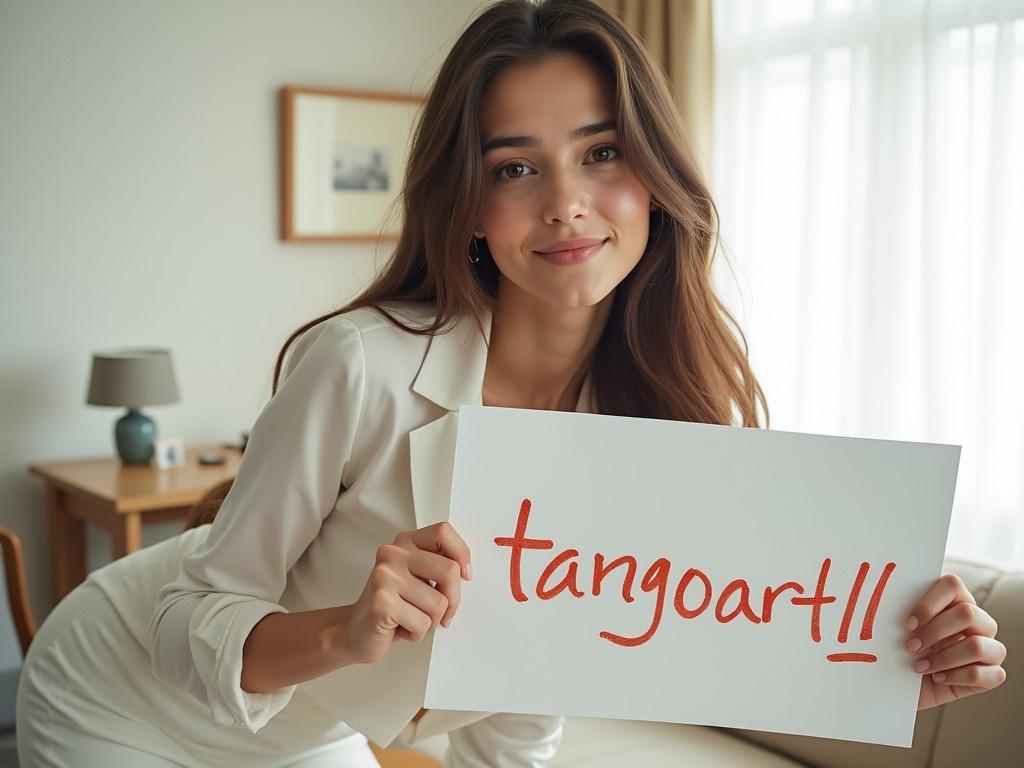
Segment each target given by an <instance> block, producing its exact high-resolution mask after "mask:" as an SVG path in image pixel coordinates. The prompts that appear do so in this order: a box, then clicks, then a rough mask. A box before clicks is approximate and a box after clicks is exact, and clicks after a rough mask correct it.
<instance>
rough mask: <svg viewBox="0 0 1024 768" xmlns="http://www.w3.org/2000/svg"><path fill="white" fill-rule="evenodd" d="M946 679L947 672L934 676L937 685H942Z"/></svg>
mask: <svg viewBox="0 0 1024 768" xmlns="http://www.w3.org/2000/svg"><path fill="white" fill-rule="evenodd" d="M945 679H946V673H945V672H936V673H935V674H934V675H932V680H934V681H935V682H936V683H941V682H942V681H943V680H945Z"/></svg>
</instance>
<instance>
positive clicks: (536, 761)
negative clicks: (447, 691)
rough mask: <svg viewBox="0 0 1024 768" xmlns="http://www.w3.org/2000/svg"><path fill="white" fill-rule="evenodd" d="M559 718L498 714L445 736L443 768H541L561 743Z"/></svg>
mask: <svg viewBox="0 0 1024 768" xmlns="http://www.w3.org/2000/svg"><path fill="white" fill-rule="evenodd" d="M564 722H565V718H564V717H562V716H561V715H520V714H510V713H504V712H499V713H495V714H492V715H488V716H487V717H485V718H483V719H482V720H477V721H476V722H474V723H470V724H469V725H465V726H463V727H461V728H456V729H455V730H453V731H449V733H448V748H447V749H446V751H445V755H444V768H544V767H545V766H547V765H548V764H549V763H550V761H551V760H552V759H553V758H554V756H555V753H556V752H557V751H558V746H559V744H561V742H562V727H563V725H564Z"/></svg>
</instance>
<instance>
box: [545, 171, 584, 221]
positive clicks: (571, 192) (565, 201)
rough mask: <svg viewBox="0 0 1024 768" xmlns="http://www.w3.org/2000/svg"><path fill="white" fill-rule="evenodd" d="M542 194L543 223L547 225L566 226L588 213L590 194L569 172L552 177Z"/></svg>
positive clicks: (579, 180)
mask: <svg viewBox="0 0 1024 768" xmlns="http://www.w3.org/2000/svg"><path fill="white" fill-rule="evenodd" d="M544 194H545V195H546V198H545V200H544V221H545V222H547V223H548V224H554V223H562V224H566V223H568V222H570V221H573V220H574V219H576V218H578V217H580V216H586V215H587V213H589V211H590V193H589V191H588V190H587V189H586V185H585V184H584V183H583V181H582V180H581V179H580V178H579V177H578V176H577V175H574V174H573V173H571V172H568V173H566V172H563V173H557V174H555V175H553V176H552V177H551V181H550V183H549V184H548V186H547V189H546V190H545V192H544Z"/></svg>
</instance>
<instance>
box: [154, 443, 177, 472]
mask: <svg viewBox="0 0 1024 768" xmlns="http://www.w3.org/2000/svg"><path fill="white" fill-rule="evenodd" d="M153 460H154V462H155V463H156V466H157V469H170V468H171V467H183V466H185V440H184V438H181V437H164V438H158V439H157V441H156V444H155V445H154V449H153Z"/></svg>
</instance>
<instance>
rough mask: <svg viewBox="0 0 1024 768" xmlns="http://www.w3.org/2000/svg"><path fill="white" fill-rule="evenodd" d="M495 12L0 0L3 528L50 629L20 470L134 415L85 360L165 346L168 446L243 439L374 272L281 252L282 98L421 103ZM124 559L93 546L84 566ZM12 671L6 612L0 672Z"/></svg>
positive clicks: (37, 502) (322, 252)
mask: <svg viewBox="0 0 1024 768" xmlns="http://www.w3.org/2000/svg"><path fill="white" fill-rule="evenodd" d="M483 4H484V3H482V2H480V0H373V1H372V2H370V1H369V0H365V1H363V2H359V1H358V0H289V1H288V2H273V1H272V0H187V1H184V2H181V1H177V0H176V1H175V2H155V1H153V0H149V1H146V2H141V1H139V0H102V1H100V0H93V1H92V2H88V3H81V2H76V1H74V0H61V1H60V2H57V1H56V0H0V435H2V438H0V525H4V526H7V527H9V528H12V529H13V530H14V531H15V532H17V533H18V535H20V536H21V537H22V540H23V542H24V545H25V556H26V559H27V569H28V581H29V585H30V590H31V598H32V603H33V606H34V608H35V610H36V613H37V617H38V618H39V619H40V621H41V620H42V618H43V617H44V616H45V614H46V612H47V611H48V610H49V609H50V600H49V588H50V583H49V582H50V580H49V562H48V554H47V548H46V521H45V507H44V499H43V487H42V483H41V481H39V480H38V479H36V478H32V477H29V475H28V473H27V471H26V467H27V465H28V464H29V463H30V462H34V461H43V460H58V459H64V458H75V457H81V456H93V455H102V454H110V453H112V451H113V442H112V429H113V423H114V421H115V419H116V418H117V417H118V416H119V415H120V413H119V411H118V410H117V409H110V408H96V407H93V406H86V405H85V404H84V401H85V393H86V386H87V378H88V374H89V363H90V354H91V352H92V350H94V349H99V348H105V347H113V346H120V345H153V346H167V347H170V348H171V349H172V350H173V354H174V360H175V364H176V368H177V375H178V383H179V386H180V389H181V394H182V400H181V402H180V403H178V404H175V405H170V406H162V407H156V408H151V409H149V413H150V415H152V416H153V417H154V418H155V419H156V420H157V423H158V429H159V431H160V434H161V435H164V436H169V435H179V436H181V437H183V438H184V439H185V440H186V442H189V443H196V442H220V441H224V440H233V439H236V438H237V436H238V433H239V432H240V431H241V430H243V429H248V428H249V426H250V425H251V423H252V421H253V420H254V419H255V417H256V415H257V414H258V413H259V411H260V409H261V408H262V406H263V405H264V404H265V403H266V401H267V399H268V398H269V396H270V382H271V377H272V374H273V365H274V360H275V356H276V354H277V351H278V350H279V349H280V347H281V344H282V343H283V342H284V340H285V339H286V338H287V336H288V334H289V333H290V332H291V331H292V330H294V328H296V327H298V326H299V325H301V324H302V323H303V322H305V321H306V320H308V319H311V318H312V317H314V316H316V315H319V314H321V313H323V312H325V311H328V310H330V309H333V308H335V307H337V306H339V305H340V304H342V303H344V301H345V300H347V299H348V298H350V297H351V296H352V295H353V294H354V293H355V292H356V291H357V289H358V288H360V287H361V286H362V285H364V284H365V282H366V280H367V279H368V278H369V276H370V275H371V274H372V271H373V269H374V254H373V253H372V249H371V247H370V246H362V245H305V244H304V245H296V244H286V243H283V242H281V241H279V240H278V236H277V232H278V224H279V223H278V187H279V174H278V152H279V150H278V142H279V132H278V101H277V92H278V88H279V87H280V86H281V85H283V84H302V85H319V86H325V87H337V88H354V89H362V88H365V89H380V90H391V91H403V90H404V91H413V92H420V93H422V92H424V91H425V90H426V88H427V87H428V86H429V84H430V82H431V80H432V79H433V77H434V75H435V73H436V71H437V67H438V66H439V65H440V62H441V60H442V59H443V57H444V55H445V54H446V53H447V51H448V50H449V48H450V46H451V44H452V43H453V42H454V40H455V37H457V35H458V33H459V31H461V29H462V28H463V26H464V25H465V24H466V23H467V21H468V20H469V19H470V17H471V16H472V15H474V13H475V11H476V10H477V9H478V8H479V7H480V6H481V5H483ZM382 255H383V254H382ZM179 529H180V525H178V524H170V525H163V526H157V527H154V528H149V527H147V528H146V529H145V535H144V543H145V544H152V543H154V542H155V541H157V540H159V539H161V538H164V537H166V536H169V535H172V534H174V533H176V532H177V531H178V530H179ZM109 548H110V540H109V537H108V536H107V535H106V534H105V533H102V532H100V531H96V530H91V531H90V533H89V567H90V569H93V568H96V567H98V566H100V565H102V564H104V563H106V562H108V560H109V554H108V553H109ZM19 664H20V654H19V651H18V647H17V643H16V640H15V637H14V634H13V631H12V630H11V628H10V624H9V622H8V620H7V614H6V611H2V610H0V674H2V672H3V670H11V669H16V668H17V667H18V665H19ZM0 700H2V701H0V723H2V722H4V721H5V713H4V709H5V708H9V706H10V700H11V691H9V690H6V691H5V690H0ZM6 721H8V722H9V719H8V720H6Z"/></svg>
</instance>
